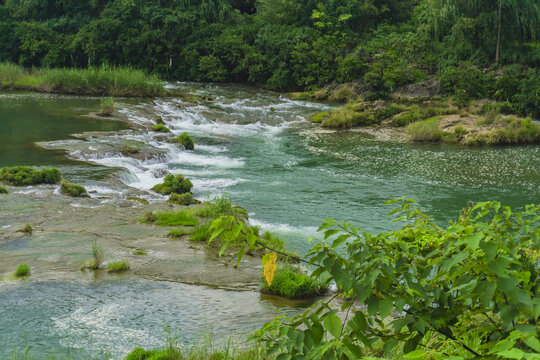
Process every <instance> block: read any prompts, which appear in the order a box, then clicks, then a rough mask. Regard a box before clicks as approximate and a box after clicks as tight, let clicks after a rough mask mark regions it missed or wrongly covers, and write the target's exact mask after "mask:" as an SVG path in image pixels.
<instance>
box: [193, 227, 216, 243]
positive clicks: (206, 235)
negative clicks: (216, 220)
mask: <svg viewBox="0 0 540 360" xmlns="http://www.w3.org/2000/svg"><path fill="white" fill-rule="evenodd" d="M211 235H212V233H211V231H210V224H209V223H206V224H199V225H197V226H196V227H195V229H194V230H193V234H191V236H190V237H189V240H191V241H194V242H208V240H210V236H211Z"/></svg>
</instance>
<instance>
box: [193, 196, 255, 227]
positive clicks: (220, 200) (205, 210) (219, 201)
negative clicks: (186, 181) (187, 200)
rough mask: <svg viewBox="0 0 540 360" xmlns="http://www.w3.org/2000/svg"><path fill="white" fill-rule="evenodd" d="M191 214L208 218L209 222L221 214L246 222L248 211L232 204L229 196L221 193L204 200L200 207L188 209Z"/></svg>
mask: <svg viewBox="0 0 540 360" xmlns="http://www.w3.org/2000/svg"><path fill="white" fill-rule="evenodd" d="M190 211H191V213H192V214H194V215H196V216H200V217H204V218H206V219H208V220H209V221H210V222H211V221H212V220H214V219H217V218H219V217H221V216H234V217H235V218H236V219H237V220H241V221H243V222H247V220H248V213H247V211H246V210H245V209H243V208H242V207H240V206H233V204H232V201H231V198H230V197H229V196H227V195H224V194H223V195H221V196H218V197H216V198H214V199H213V200H212V201H211V202H205V203H203V204H202V206H200V207H196V208H193V209H191V210H190Z"/></svg>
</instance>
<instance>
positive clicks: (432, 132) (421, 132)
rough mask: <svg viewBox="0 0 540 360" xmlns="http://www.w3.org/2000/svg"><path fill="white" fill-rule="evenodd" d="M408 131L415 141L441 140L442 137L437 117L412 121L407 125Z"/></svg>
mask: <svg viewBox="0 0 540 360" xmlns="http://www.w3.org/2000/svg"><path fill="white" fill-rule="evenodd" d="M406 131H407V134H408V135H409V136H410V137H411V139H412V140H414V141H440V140H441V139H442V131H441V130H440V129H439V118H437V117H434V118H430V119H426V120H423V121H418V122H415V123H412V124H410V125H409V126H407V129H406Z"/></svg>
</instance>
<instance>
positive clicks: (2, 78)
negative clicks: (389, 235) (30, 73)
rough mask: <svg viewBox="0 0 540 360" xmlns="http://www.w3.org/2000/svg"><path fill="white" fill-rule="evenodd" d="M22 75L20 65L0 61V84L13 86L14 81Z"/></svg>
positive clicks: (22, 71) (22, 70)
mask: <svg viewBox="0 0 540 360" xmlns="http://www.w3.org/2000/svg"><path fill="white" fill-rule="evenodd" d="M23 77H24V69H23V67H22V66H19V65H15V64H12V63H8V62H2V63H0V85H2V86H13V84H15V82H17V81H19V80H20V79H22V78H23Z"/></svg>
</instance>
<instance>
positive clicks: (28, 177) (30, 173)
mask: <svg viewBox="0 0 540 360" xmlns="http://www.w3.org/2000/svg"><path fill="white" fill-rule="evenodd" d="M61 179H62V173H60V170H58V169H56V168H52V169H49V168H45V169H42V170H40V171H38V170H36V169H33V168H31V167H28V166H14V167H5V168H3V169H2V170H0V181H3V182H5V183H6V184H9V185H13V186H28V185H39V184H58V183H59V182H60V180H61Z"/></svg>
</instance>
